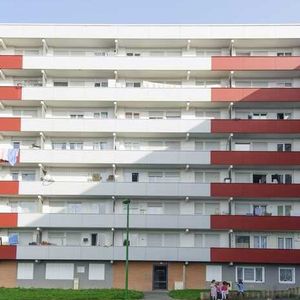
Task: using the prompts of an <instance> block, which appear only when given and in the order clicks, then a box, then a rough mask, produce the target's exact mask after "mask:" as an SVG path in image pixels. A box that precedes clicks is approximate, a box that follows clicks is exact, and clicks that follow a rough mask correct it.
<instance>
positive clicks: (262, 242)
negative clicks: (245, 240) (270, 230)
mask: <svg viewBox="0 0 300 300" xmlns="http://www.w3.org/2000/svg"><path fill="white" fill-rule="evenodd" d="M254 248H267V237H266V236H261V235H259V236H254Z"/></svg>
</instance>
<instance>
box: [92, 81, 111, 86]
mask: <svg viewBox="0 0 300 300" xmlns="http://www.w3.org/2000/svg"><path fill="white" fill-rule="evenodd" d="M94 87H108V81H96V82H95V84H94Z"/></svg>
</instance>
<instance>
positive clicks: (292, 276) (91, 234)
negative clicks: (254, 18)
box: [0, 24, 300, 291]
mask: <svg viewBox="0 0 300 300" xmlns="http://www.w3.org/2000/svg"><path fill="white" fill-rule="evenodd" d="M299 75H300V25H209V26H208V25H5V24H2V25H0V155H1V156H0V159H1V165H0V242H1V245H0V260H1V262H0V285H1V286H6V287H15V286H17V287H31V286H33V287H62V288H102V287H108V288H110V287H114V288H122V287H123V286H124V265H125V264H124V261H125V247H124V244H125V242H126V240H125V227H126V215H125V213H126V209H125V207H124V205H123V203H122V202H123V200H124V199H127V198H129V199H131V204H130V248H129V251H130V255H129V259H130V263H129V287H130V288H133V289H138V290H145V291H148V290H153V289H154V290H155V289H180V288H204V287H206V286H208V284H209V282H210V281H211V280H212V279H215V280H227V281H230V282H232V283H233V286H234V282H236V281H237V280H238V279H242V280H243V281H244V282H245V285H246V288H247V289H287V288H289V287H293V286H297V285H298V286H299V284H300V76H299Z"/></svg>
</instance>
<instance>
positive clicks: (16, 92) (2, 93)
mask: <svg viewBox="0 0 300 300" xmlns="http://www.w3.org/2000/svg"><path fill="white" fill-rule="evenodd" d="M21 99H22V87H20V86H0V100H21Z"/></svg>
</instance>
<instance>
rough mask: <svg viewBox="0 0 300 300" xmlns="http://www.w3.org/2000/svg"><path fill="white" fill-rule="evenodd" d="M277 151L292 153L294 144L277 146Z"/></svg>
mask: <svg viewBox="0 0 300 300" xmlns="http://www.w3.org/2000/svg"><path fill="white" fill-rule="evenodd" d="M277 151H279V152H283V151H286V152H291V151H292V144H290V143H287V144H277Z"/></svg>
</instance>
